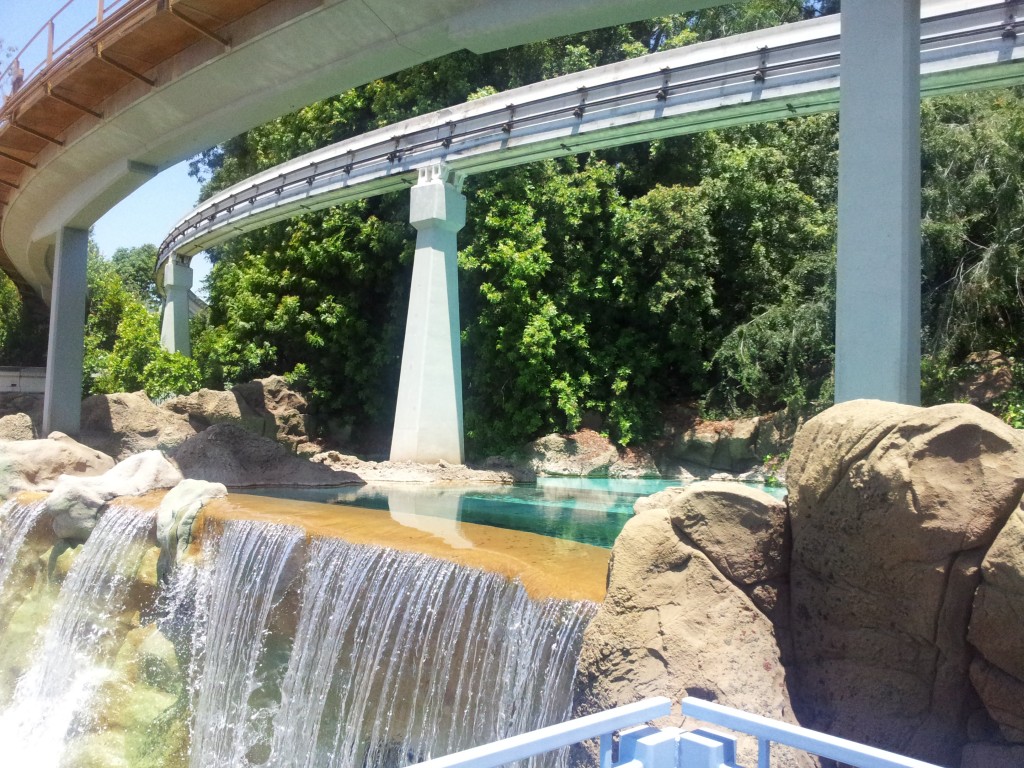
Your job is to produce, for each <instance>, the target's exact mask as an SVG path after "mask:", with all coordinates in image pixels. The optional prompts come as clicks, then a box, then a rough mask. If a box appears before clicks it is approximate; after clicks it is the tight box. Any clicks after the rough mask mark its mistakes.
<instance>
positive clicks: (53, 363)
mask: <svg viewBox="0 0 1024 768" xmlns="http://www.w3.org/2000/svg"><path fill="white" fill-rule="evenodd" d="M88 253H89V232H88V231H87V230H84V229H73V228H71V227H63V228H62V229H61V230H60V231H59V232H58V233H57V245H56V252H55V258H54V265H53V289H52V291H51V292H50V337H49V344H48V345H47V352H46V384H45V388H44V394H43V434H44V435H48V434H49V433H50V432H53V431H57V432H64V433H67V434H70V435H76V434H78V432H79V429H80V427H81V421H82V360H83V357H84V353H85V294H86V286H87V283H86V265H87V261H88Z"/></svg>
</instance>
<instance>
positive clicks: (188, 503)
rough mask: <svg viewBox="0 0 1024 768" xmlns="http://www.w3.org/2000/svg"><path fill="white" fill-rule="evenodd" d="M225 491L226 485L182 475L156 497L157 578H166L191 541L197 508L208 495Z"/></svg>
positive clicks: (198, 508) (197, 512) (220, 493)
mask: <svg viewBox="0 0 1024 768" xmlns="http://www.w3.org/2000/svg"><path fill="white" fill-rule="evenodd" d="M227 495H228V489H227V488H225V487H224V486H223V485H222V484H221V483H208V482H206V481H205V480H192V479H185V480H182V481H181V482H180V483H178V484H177V485H176V486H174V488H172V489H171V490H170V491H168V492H167V494H166V495H165V496H164V497H163V499H161V500H160V507H159V508H158V509H157V513H156V543H157V546H159V547H160V559H159V560H158V561H157V566H156V573H157V578H158V580H160V581H163V580H165V579H166V577H167V575H168V574H169V573H170V571H171V569H172V568H173V567H174V564H175V563H176V562H178V560H179V559H180V558H181V556H182V555H184V553H185V551H186V550H187V549H188V546H189V544H191V543H192V525H193V523H195V521H196V516H197V515H198V514H199V510H201V509H202V508H203V507H204V506H205V505H206V502H208V501H210V500H211V499H219V498H223V497H224V496H227Z"/></svg>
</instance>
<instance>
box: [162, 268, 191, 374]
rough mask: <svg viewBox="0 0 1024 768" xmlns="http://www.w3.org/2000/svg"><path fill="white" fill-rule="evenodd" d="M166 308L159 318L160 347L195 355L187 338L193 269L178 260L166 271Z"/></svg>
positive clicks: (165, 269) (169, 350) (187, 355)
mask: <svg viewBox="0 0 1024 768" xmlns="http://www.w3.org/2000/svg"><path fill="white" fill-rule="evenodd" d="M163 270H164V306H163V311H162V312H161V314H160V346H162V347H163V348H164V349H166V350H167V351H168V352H180V353H181V354H183V355H185V356H186V357H189V356H191V354H192V345H191V342H190V341H189V335H188V292H189V289H190V288H192V268H191V267H190V266H189V265H188V264H186V263H185V262H184V261H179V260H178V257H177V256H172V257H171V258H169V259H168V260H167V262H166V263H165V264H164V267H163Z"/></svg>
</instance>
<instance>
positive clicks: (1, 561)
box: [0, 499, 44, 601]
mask: <svg viewBox="0 0 1024 768" xmlns="http://www.w3.org/2000/svg"><path fill="white" fill-rule="evenodd" d="M43 510H44V506H43V502H42V501H37V502H34V503H32V504H21V503H19V502H18V501H16V500H14V499H11V500H10V501H6V502H4V505H3V506H2V507H0V601H2V600H3V598H4V596H5V595H4V592H5V589H6V586H7V580H8V579H9V578H10V576H11V572H12V571H13V570H14V564H15V562H16V561H17V559H18V554H19V553H20V552H21V548H22V545H24V543H25V539H27V538H28V535H29V533H30V532H31V531H32V528H33V527H35V524H36V522H37V521H38V520H39V517H40V516H41V515H42V514H43Z"/></svg>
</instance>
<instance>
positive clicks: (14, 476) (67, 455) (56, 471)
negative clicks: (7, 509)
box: [0, 432, 114, 499]
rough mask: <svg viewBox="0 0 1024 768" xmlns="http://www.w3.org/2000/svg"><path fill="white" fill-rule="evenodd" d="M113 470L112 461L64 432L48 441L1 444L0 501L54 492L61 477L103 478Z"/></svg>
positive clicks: (4, 441) (49, 438)
mask: <svg viewBox="0 0 1024 768" xmlns="http://www.w3.org/2000/svg"><path fill="white" fill-rule="evenodd" d="M113 466H114V460H113V459H112V458H110V457H109V456H107V455H106V454H104V453H100V452H99V451H97V450H95V449H93V448H90V447H88V446H86V445H82V444H81V443H79V442H76V441H75V440H73V439H72V438H70V437H68V436H67V435H65V434H63V433H62V432H53V433H51V434H50V436H49V437H48V438H46V439H45V440H11V441H6V440H0V499H8V498H10V497H11V496H12V495H13V494H15V493H17V492H19V491H49V490H53V487H54V486H55V485H56V483H57V479H58V478H59V477H60V476H61V475H100V474H103V473H104V472H106V471H107V470H109V469H111V468H112V467H113Z"/></svg>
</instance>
